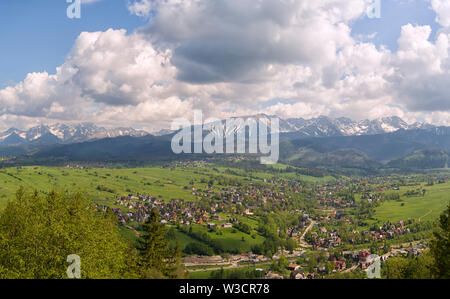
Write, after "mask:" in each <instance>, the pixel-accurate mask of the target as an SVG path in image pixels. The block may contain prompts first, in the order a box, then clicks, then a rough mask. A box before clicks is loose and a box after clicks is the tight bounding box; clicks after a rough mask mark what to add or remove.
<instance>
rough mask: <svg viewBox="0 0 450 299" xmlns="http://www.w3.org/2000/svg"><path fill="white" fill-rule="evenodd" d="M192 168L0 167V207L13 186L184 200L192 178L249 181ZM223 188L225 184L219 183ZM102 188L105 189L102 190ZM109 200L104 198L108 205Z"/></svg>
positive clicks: (198, 182)
mask: <svg viewBox="0 0 450 299" xmlns="http://www.w3.org/2000/svg"><path fill="white" fill-rule="evenodd" d="M226 170H227V168H213V167H204V168H200V167H196V168H180V167H178V168H162V167H147V168H132V169H125V168H124V169H107V168H92V169H71V168H62V167H40V166H28V167H13V168H4V169H0V209H3V208H4V207H5V205H6V202H7V199H8V198H11V197H13V196H14V195H15V193H16V191H17V189H18V188H19V187H20V186H23V187H25V188H27V189H32V190H38V191H40V192H42V193H46V192H48V191H50V190H51V189H54V188H56V189H58V190H68V191H70V192H75V191H83V192H87V194H88V196H89V197H90V198H92V199H93V200H95V201H101V200H105V199H113V198H115V197H116V196H126V195H128V194H130V193H132V194H144V195H147V194H150V195H151V196H154V197H161V198H162V199H164V200H170V199H172V198H175V199H180V198H181V199H184V200H187V201H195V200H196V199H197V198H196V197H195V196H194V195H192V191H191V190H185V189H184V187H185V186H189V183H190V182H191V181H192V182H194V184H195V187H196V188H205V187H206V182H208V181H209V180H210V179H211V177H212V176H214V175H215V176H222V177H230V178H235V179H239V180H241V181H243V178H244V177H246V180H252V179H249V178H248V177H247V175H248V174H247V173H245V172H244V171H243V170H240V169H232V170H233V173H235V174H229V173H227V172H226ZM272 176H273V175H272V174H269V173H264V172H255V173H252V177H253V179H254V180H263V179H265V178H271V177H272ZM283 176H286V177H289V178H297V179H302V180H308V181H314V180H317V181H322V180H325V178H320V179H317V178H314V177H308V176H299V177H295V174H293V173H291V174H283ZM223 187H226V186H223ZM105 190H106V191H105ZM110 203H111V201H109V202H108V201H105V203H104V204H105V205H110Z"/></svg>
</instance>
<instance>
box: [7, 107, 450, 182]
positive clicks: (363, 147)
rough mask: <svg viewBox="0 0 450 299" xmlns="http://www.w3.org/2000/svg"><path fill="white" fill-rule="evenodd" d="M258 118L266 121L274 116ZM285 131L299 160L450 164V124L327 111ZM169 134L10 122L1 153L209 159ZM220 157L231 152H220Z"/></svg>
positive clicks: (17, 158) (305, 163)
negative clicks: (182, 147) (181, 150)
mask: <svg viewBox="0 0 450 299" xmlns="http://www.w3.org/2000/svg"><path fill="white" fill-rule="evenodd" d="M253 118H258V119H260V120H262V121H269V119H270V118H271V117H270V116H267V115H257V116H253ZM240 119H242V120H245V119H246V118H245V117H242V118H240ZM222 124H223V125H224V126H225V124H226V122H225V121H223V122H222ZM244 124H245V123H244V122H241V123H238V125H237V127H236V128H233V129H232V130H233V131H231V132H228V133H233V134H236V133H237V132H238V131H240V130H242V129H244V128H245V127H244V126H243V125H244ZM208 131H210V130H206V131H205V132H204V134H205V133H206V134H208ZM211 131H213V132H214V131H215V128H212V129H211ZM280 132H281V134H280V162H281V163H285V164H289V165H293V166H298V167H307V168H314V169H319V168H320V169H326V170H331V171H338V172H339V171H342V172H345V171H347V172H352V173H353V172H354V170H355V169H356V173H361V174H369V173H374V172H377V171H382V170H383V171H384V170H385V169H407V170H411V169H416V170H423V169H429V168H448V165H449V162H450V161H449V156H450V155H449V152H450V127H437V126H433V125H429V124H422V123H416V124H412V125H409V124H407V123H406V122H404V121H403V120H401V119H400V118H398V117H388V118H382V119H378V120H373V121H361V122H355V121H352V120H350V119H345V118H339V119H331V118H328V117H319V118H315V119H309V120H305V119H288V120H283V119H280ZM164 133H165V134H164V135H162V136H155V135H151V134H148V133H146V132H144V131H139V130H134V129H131V128H117V129H106V128H102V127H97V126H95V125H93V124H79V125H53V126H39V127H35V128H32V129H30V130H28V131H20V130H16V129H10V130H8V131H6V132H3V133H1V134H0V140H1V142H2V145H1V146H0V156H1V157H3V158H2V159H3V160H4V161H5V162H4V163H6V164H31V165H32V164H36V163H40V164H55V163H56V164H57V163H65V162H67V161H77V162H101V163H105V162H106V163H108V162H120V163H122V162H125V163H130V164H136V165H137V164H142V163H148V162H152V161H153V162H161V161H173V160H179V159H186V160H190V159H197V158H200V159H203V158H205V156H204V155H192V154H185V155H175V154H174V153H173V152H172V150H171V140H172V136H173V134H174V133H175V132H170V131H165V132H164ZM221 157H227V156H226V155H225V156H223V155H216V158H218V159H221Z"/></svg>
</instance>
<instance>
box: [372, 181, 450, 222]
mask: <svg viewBox="0 0 450 299" xmlns="http://www.w3.org/2000/svg"><path fill="white" fill-rule="evenodd" d="M417 188H419V187H417ZM409 189H412V188H411V187H403V188H401V189H400V191H399V193H400V194H401V200H402V201H401V202H397V201H389V202H384V203H383V204H382V205H381V206H380V207H378V208H377V209H376V216H375V218H377V219H379V220H381V221H383V222H384V221H400V220H407V219H420V220H421V221H427V220H433V219H436V218H437V217H439V215H440V214H441V213H442V212H443V211H444V210H445V209H446V208H447V206H448V204H449V203H450V183H446V184H436V185H434V186H424V185H421V186H420V189H426V190H427V192H426V194H425V196H419V195H418V196H409V197H408V196H405V195H404V193H405V192H406V191H407V190H409Z"/></svg>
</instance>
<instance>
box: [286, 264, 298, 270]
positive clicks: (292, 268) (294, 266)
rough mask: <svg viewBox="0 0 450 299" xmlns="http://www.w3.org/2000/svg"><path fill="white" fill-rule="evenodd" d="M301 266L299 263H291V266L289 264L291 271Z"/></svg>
mask: <svg viewBox="0 0 450 299" xmlns="http://www.w3.org/2000/svg"><path fill="white" fill-rule="evenodd" d="M299 268H300V266H299V265H296V264H290V265H289V266H288V270H289V271H296V270H298V269H299Z"/></svg>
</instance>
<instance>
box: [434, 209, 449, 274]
mask: <svg viewBox="0 0 450 299" xmlns="http://www.w3.org/2000/svg"><path fill="white" fill-rule="evenodd" d="M449 214H450V205H449V206H448V208H447V211H446V212H445V213H443V214H442V215H441V217H440V218H439V228H438V229H437V230H436V232H435V233H434V239H433V240H432V242H431V253H432V255H433V257H434V260H435V264H434V268H433V270H434V272H435V274H436V277H437V278H442V279H449V278H450V219H449V217H450V215H449Z"/></svg>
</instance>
